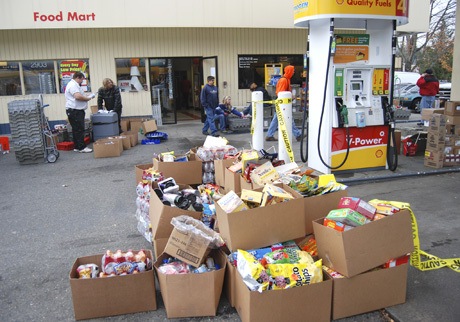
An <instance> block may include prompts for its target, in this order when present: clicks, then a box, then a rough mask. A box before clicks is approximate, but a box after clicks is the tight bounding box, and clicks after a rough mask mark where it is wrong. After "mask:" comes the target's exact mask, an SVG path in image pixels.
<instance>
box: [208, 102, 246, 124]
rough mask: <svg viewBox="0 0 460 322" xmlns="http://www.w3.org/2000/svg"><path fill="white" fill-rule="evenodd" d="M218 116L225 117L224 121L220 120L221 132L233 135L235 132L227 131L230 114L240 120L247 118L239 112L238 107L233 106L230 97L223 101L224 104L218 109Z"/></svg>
mask: <svg viewBox="0 0 460 322" xmlns="http://www.w3.org/2000/svg"><path fill="white" fill-rule="evenodd" d="M215 112H216V116H223V117H224V118H223V119H219V123H220V122H221V120H222V123H220V130H221V132H223V133H232V132H233V131H231V130H229V129H227V127H228V116H229V115H230V114H233V115H236V116H238V117H240V118H245V117H246V116H245V115H244V114H243V113H241V112H240V111H238V110H237V109H236V107H234V106H232V98H231V97H230V96H225V97H224V99H223V100H222V103H221V104H219V106H218V107H217V108H216V111H215Z"/></svg>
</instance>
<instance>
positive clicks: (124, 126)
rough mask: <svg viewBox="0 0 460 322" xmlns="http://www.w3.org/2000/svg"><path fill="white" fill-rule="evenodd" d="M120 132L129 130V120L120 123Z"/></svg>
mask: <svg viewBox="0 0 460 322" xmlns="http://www.w3.org/2000/svg"><path fill="white" fill-rule="evenodd" d="M120 127H121V132H127V131H128V130H129V120H121V121H120Z"/></svg>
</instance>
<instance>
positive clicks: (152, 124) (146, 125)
mask: <svg viewBox="0 0 460 322" xmlns="http://www.w3.org/2000/svg"><path fill="white" fill-rule="evenodd" d="M156 130H158V127H157V121H155V120H150V121H145V122H142V134H144V135H145V134H147V133H150V132H155V131H156Z"/></svg>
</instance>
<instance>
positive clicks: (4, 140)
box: [0, 136, 10, 151]
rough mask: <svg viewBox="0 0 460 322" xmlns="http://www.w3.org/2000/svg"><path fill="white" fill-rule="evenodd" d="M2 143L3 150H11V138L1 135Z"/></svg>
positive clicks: (0, 142)
mask: <svg viewBox="0 0 460 322" xmlns="http://www.w3.org/2000/svg"><path fill="white" fill-rule="evenodd" d="M0 144H1V145H2V151H9V150H10V139H9V137H7V136H0Z"/></svg>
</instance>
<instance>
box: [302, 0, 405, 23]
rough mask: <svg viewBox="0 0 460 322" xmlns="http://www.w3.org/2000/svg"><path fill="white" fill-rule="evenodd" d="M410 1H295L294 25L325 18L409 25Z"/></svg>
mask: <svg viewBox="0 0 460 322" xmlns="http://www.w3.org/2000/svg"><path fill="white" fill-rule="evenodd" d="M408 17H409V0H309V1H304V0H294V24H295V25H298V26H302V23H303V22H305V21H308V20H313V19H323V18H371V19H395V20H397V21H398V23H399V24H405V23H407V18H408Z"/></svg>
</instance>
